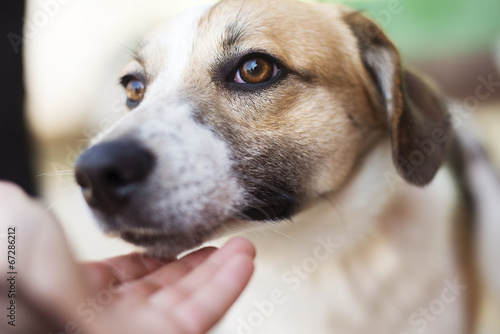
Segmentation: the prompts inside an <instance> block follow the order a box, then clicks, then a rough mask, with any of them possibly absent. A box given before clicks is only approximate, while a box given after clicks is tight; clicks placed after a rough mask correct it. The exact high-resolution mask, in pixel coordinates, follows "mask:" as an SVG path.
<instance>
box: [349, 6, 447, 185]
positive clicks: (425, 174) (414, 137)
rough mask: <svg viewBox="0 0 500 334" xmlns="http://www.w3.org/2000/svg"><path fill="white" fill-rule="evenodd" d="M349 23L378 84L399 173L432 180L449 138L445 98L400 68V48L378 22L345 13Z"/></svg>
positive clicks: (421, 181)
mask: <svg viewBox="0 0 500 334" xmlns="http://www.w3.org/2000/svg"><path fill="white" fill-rule="evenodd" d="M345 21H346V22H347V24H348V25H349V26H350V28H351V30H352V31H353V33H354V36H355V37H356V38H357V40H358V46H359V50H360V55H361V59H362V61H363V64H364V66H365V68H366V69H367V71H368V73H369V74H370V76H371V79H372V81H373V84H375V85H376V86H377V88H378V92H379V94H380V96H378V97H376V98H377V99H378V100H379V101H380V100H381V101H382V103H383V106H384V108H385V115H384V116H383V117H385V118H386V120H387V125H388V129H389V134H390V139H391V144H392V154H393V160H394V164H395V165H396V168H397V170H398V172H399V173H400V175H401V176H403V177H404V178H405V179H406V180H407V181H409V182H411V183H413V184H416V185H419V186H423V185H426V184H428V183H429V182H430V181H431V180H432V179H433V178H434V175H435V174H436V172H437V170H438V169H439V167H440V165H441V163H442V162H443V160H444V156H445V151H446V143H447V141H448V140H447V139H448V137H449V130H450V126H449V124H448V121H447V119H448V117H447V108H446V104H445V102H444V101H443V100H442V98H441V96H440V94H439V93H437V91H436V90H435V89H433V88H431V87H430V85H429V84H428V83H425V82H424V81H423V80H422V79H421V78H420V77H418V76H417V75H415V74H413V73H411V72H409V71H403V70H402V68H401V61H400V56H399V53H398V51H397V49H396V47H395V46H394V44H393V43H392V42H391V41H390V40H389V38H388V37H387V36H386V35H385V34H384V33H383V32H382V30H381V29H380V28H379V27H378V26H377V25H376V24H375V23H374V22H372V21H371V20H369V19H368V18H366V17H365V16H363V15H362V14H360V13H356V12H351V13H347V14H346V16H345Z"/></svg>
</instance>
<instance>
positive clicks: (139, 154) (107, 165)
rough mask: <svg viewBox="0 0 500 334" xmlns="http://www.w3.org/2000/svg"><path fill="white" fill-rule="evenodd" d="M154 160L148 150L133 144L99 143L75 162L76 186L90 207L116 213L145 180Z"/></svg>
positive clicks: (121, 141)
mask: <svg viewBox="0 0 500 334" xmlns="http://www.w3.org/2000/svg"><path fill="white" fill-rule="evenodd" d="M154 160H155V159H154V157H153V155H152V154H151V153H150V152H149V151H148V150H146V149H145V148H143V147H142V146H141V145H139V144H138V143H136V142H134V141H130V140H128V141H125V140H120V141H118V140H117V141H112V142H106V143H102V144H99V145H96V146H94V147H91V148H90V149H88V150H87V151H85V152H84V153H83V154H82V155H81V157H80V158H79V159H78V161H77V164H76V169H75V178H76V182H77V183H78V184H79V185H80V187H81V188H82V193H83V196H84V198H85V200H86V201H87V203H88V204H89V205H90V206H92V207H94V208H97V209H99V210H101V211H105V212H115V211H116V210H118V209H120V208H121V207H122V206H123V204H124V203H126V202H127V200H128V199H129V197H130V196H131V195H132V193H133V192H134V191H135V190H137V188H138V187H139V186H140V185H141V183H142V181H143V180H145V179H146V177H147V175H148V174H149V173H150V171H151V170H152V168H153V165H154Z"/></svg>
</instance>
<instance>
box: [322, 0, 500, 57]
mask: <svg viewBox="0 0 500 334" xmlns="http://www.w3.org/2000/svg"><path fill="white" fill-rule="evenodd" d="M317 2H325V3H327V2H336V3H339V2H340V3H344V4H346V5H348V6H351V7H353V8H357V9H359V10H362V11H363V12H365V13H366V14H368V15H369V16H371V17H372V18H374V19H375V20H376V21H378V22H379V24H380V25H381V26H382V27H383V28H384V29H385V31H387V32H388V34H389V35H390V36H391V37H392V38H393V40H394V41H395V42H396V44H397V45H398V46H399V48H400V50H401V53H402V54H403V56H404V57H405V58H407V59H414V60H415V59H416V60H425V59H436V58H443V57H445V56H447V55H450V54H454V55H457V56H467V55H468V54H472V53H478V52H485V51H487V50H492V49H493V48H494V44H495V41H497V43H498V40H499V38H500V0H340V1H339V0H337V1H335V0H322V1H321V0H319V1H317Z"/></svg>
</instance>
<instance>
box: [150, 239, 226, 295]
mask: <svg viewBox="0 0 500 334" xmlns="http://www.w3.org/2000/svg"><path fill="white" fill-rule="evenodd" d="M216 250H217V248H215V247H205V248H202V249H199V250H197V251H195V252H192V253H190V254H188V255H186V256H184V257H182V258H181V259H179V260H177V261H173V262H171V263H169V264H167V265H165V266H163V267H161V268H159V269H158V270H156V271H155V272H153V273H151V274H150V275H148V276H147V277H145V279H147V280H148V281H151V282H155V283H156V284H158V285H159V286H167V285H171V284H173V283H174V282H176V281H177V280H179V279H180V278H182V277H184V276H185V275H186V274H187V273H189V272H190V271H191V270H193V269H194V268H196V267H197V266H198V265H200V264H201V263H203V262H204V261H205V260H206V259H207V258H208V257H209V256H210V255H211V254H212V253H213V252H215V251H216Z"/></svg>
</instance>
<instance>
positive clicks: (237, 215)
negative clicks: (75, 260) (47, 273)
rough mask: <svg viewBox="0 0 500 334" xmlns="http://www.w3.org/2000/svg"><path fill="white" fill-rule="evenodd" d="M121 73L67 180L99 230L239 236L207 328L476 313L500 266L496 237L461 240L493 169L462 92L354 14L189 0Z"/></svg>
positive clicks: (147, 236) (457, 323)
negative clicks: (407, 60)
mask: <svg viewBox="0 0 500 334" xmlns="http://www.w3.org/2000/svg"><path fill="white" fill-rule="evenodd" d="M121 84H122V85H123V86H124V88H125V89H126V92H127V102H126V103H127V105H128V107H129V108H130V109H131V111H130V113H129V114H128V115H127V116H126V117H124V118H123V119H122V120H120V121H119V122H118V123H116V124H115V125H114V126H113V127H112V128H111V129H109V130H108V131H106V132H105V133H104V134H102V135H100V136H99V137H98V138H96V139H95V141H94V142H93V143H92V145H91V147H90V148H89V149H88V150H87V151H85V152H84V153H83V154H82V155H81V157H80V158H79V159H78V161H77V164H76V169H75V174H76V180H77V182H78V184H79V185H80V187H81V189H82V193H83V196H84V198H85V200H86V201H87V203H88V204H89V206H90V207H91V209H92V211H93V213H94V215H95V216H96V218H97V220H98V221H99V222H100V224H101V226H102V228H103V229H104V231H105V232H107V233H109V234H111V235H116V236H119V237H121V238H123V239H124V240H126V241H128V242H130V243H133V244H135V245H137V246H140V247H142V248H144V249H145V251H146V252H149V253H151V254H153V255H154V256H157V257H163V258H171V257H174V256H176V255H178V254H180V253H182V252H185V251H188V250H190V249H193V248H196V247H198V246H200V245H202V244H204V243H206V242H208V241H210V240H214V239H217V238H221V237H224V236H227V235H233V234H242V235H244V236H246V237H247V238H249V239H250V240H252V241H253V242H254V243H255V245H256V247H257V252H258V255H257V259H256V272H255V274H254V277H253V279H252V281H251V283H250V285H249V287H248V288H247V290H246V291H245V292H244V294H243V295H242V296H241V298H240V300H239V301H238V302H237V304H236V305H235V306H234V307H233V308H232V309H231V310H230V312H229V313H228V315H227V316H226V317H225V319H224V320H223V321H222V322H221V324H219V325H218V326H217V327H216V328H215V329H214V333H287V334H290V333H315V334H320V333H349V334H356V333H384V334H386V333H398V334H399V333H456V334H458V333H471V332H473V330H474V326H475V325H476V323H477V318H478V310H479V304H480V296H481V294H480V290H481V284H480V283H481V282H483V281H485V279H484V277H488V279H489V281H490V282H493V283H495V282H498V281H500V280H499V279H498V277H500V274H499V273H498V272H494V270H496V269H494V268H495V266H493V263H494V261H495V260H494V255H492V254H493V253H492V252H491V247H490V248H488V246H487V245H489V246H492V247H494V246H493V245H494V242H493V241H492V240H490V241H489V243H488V244H487V245H486V244H484V245H483V247H477V245H478V244H481V241H482V239H481V238H482V236H485V235H490V236H491V231H493V229H494V228H495V227H494V226H496V224H495V223H494V222H495V219H498V218H495V217H498V213H499V210H498V209H497V208H496V207H495V206H496V204H495V203H497V202H496V200H498V199H500V195H499V191H498V189H500V186H498V187H497V185H498V184H499V182H498V178H497V177H496V174H495V173H494V171H493V169H492V168H491V165H490V164H489V162H488V161H487V158H486V156H485V154H484V152H483V151H482V148H481V146H480V144H479V142H478V140H477V139H476V138H475V137H474V136H473V135H471V134H470V131H468V130H467V131H466V130H465V125H464V124H465V122H462V123H464V124H459V123H461V121H463V120H464V118H463V117H462V118H461V117H460V115H464V114H463V111H462V113H460V110H459V109H457V108H459V107H457V106H456V105H453V103H450V101H449V100H448V99H446V98H445V97H444V96H443V95H442V94H441V93H440V92H439V89H438V88H437V87H436V86H435V85H433V83H432V82H430V81H429V80H427V79H425V78H423V77H422V76H421V75H419V74H416V73H415V72H414V71H411V70H408V69H406V68H403V67H402V64H401V59H400V56H399V53H398V51H397V49H396V47H395V46H394V44H393V43H392V42H391V41H390V39H389V38H388V37H387V36H386V35H385V34H384V32H383V31H382V30H381V29H380V28H379V27H378V26H377V25H376V24H375V23H374V22H372V21H371V20H370V19H368V18H367V17H365V16H364V15H363V14H361V13H359V12H356V11H353V10H350V9H348V8H347V7H343V6H340V5H326V4H308V3H301V2H293V1H279V0H276V1H275V0H273V1H268V0H248V1H241V0H224V1H222V2H220V3H217V4H215V5H210V6H202V7H196V8H194V9H192V10H189V11H187V12H185V13H183V14H181V15H180V16H178V17H176V18H174V19H172V20H170V21H168V22H167V23H166V24H165V25H164V26H162V27H160V28H159V29H158V30H156V31H155V32H153V33H152V34H151V35H150V36H149V37H147V38H146V40H145V41H144V42H143V43H142V44H141V45H140V47H139V48H138V50H137V52H136V54H135V56H134V59H133V60H132V61H131V62H130V63H129V64H128V65H127V66H126V68H125V69H124V74H123V76H122V78H121ZM461 125H463V126H461ZM477 168H480V169H481V171H482V172H481V175H482V177H481V180H478V179H477V177H476V176H477V175H478V174H477ZM485 185H487V187H488V188H489V189H492V191H490V192H489V195H487V196H486V195H483V196H482V195H481V194H484V192H481V189H484V187H485ZM478 230H480V231H482V232H480V233H479V232H478V233H475V232H474V231H478ZM490 239H492V238H491V237H490ZM481 249H482V250H481ZM483 250H484V251H483ZM476 255H478V256H476ZM478 258H479V259H480V260H478ZM488 261H489V262H488ZM480 263H482V264H485V265H484V266H483V267H481V266H480ZM488 263H490V265H488ZM481 268H482V269H481ZM488 279H486V280H488Z"/></svg>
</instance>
